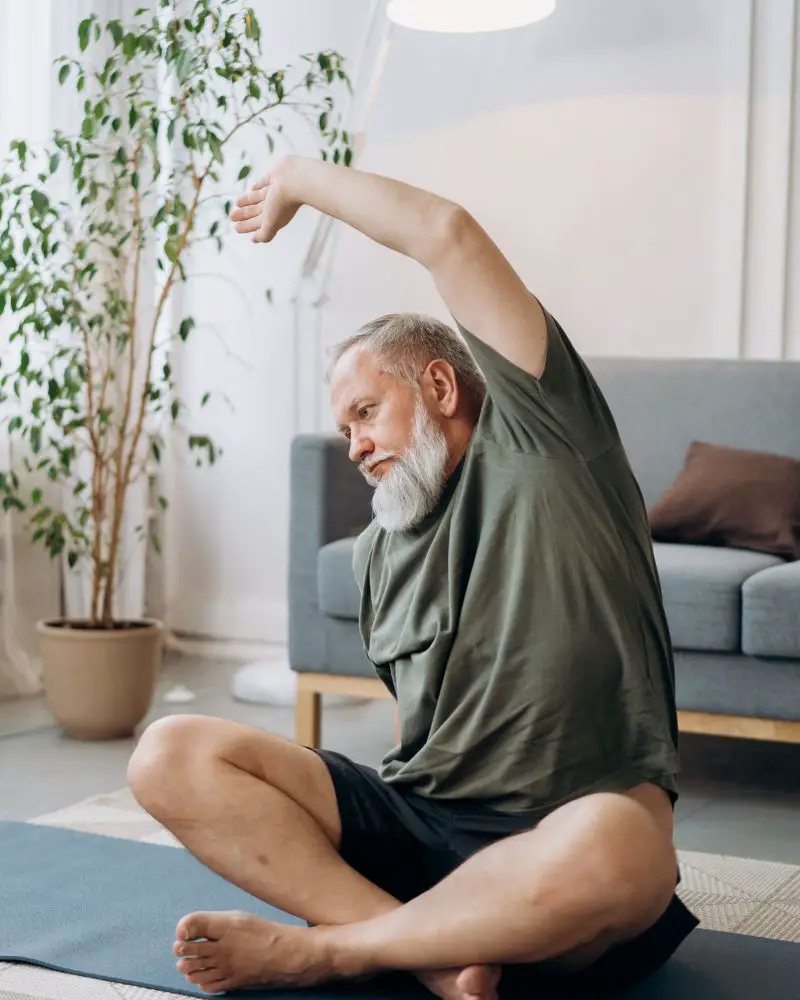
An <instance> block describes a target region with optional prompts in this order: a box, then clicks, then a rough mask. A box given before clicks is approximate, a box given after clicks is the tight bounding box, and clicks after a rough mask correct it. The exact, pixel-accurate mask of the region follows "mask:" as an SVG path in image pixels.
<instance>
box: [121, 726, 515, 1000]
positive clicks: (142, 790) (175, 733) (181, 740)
mask: <svg viewBox="0 0 800 1000" xmlns="http://www.w3.org/2000/svg"><path fill="white" fill-rule="evenodd" d="M129 781H130V784H131V788H132V789H133V792H134V794H135V795H136V797H137V799H138V800H139V802H140V803H141V804H142V806H144V808H145V809H147V811H148V812H149V813H151V815H153V816H154V817H155V818H156V819H157V820H159V822H161V823H162V824H163V825H164V826H165V827H167V829H169V830H170V831H171V832H172V833H173V834H174V835H175V836H176V837H177V838H178V840H180V841H181V843H182V844H184V845H185V846H186V847H187V848H188V849H189V850H190V851H191V852H192V853H193V854H194V855H195V857H197V858H198V859H199V860H200V861H202V862H203V863H204V864H206V865H207V866H208V867H209V868H211V869H213V870H214V871H215V872H217V873H218V874H220V875H222V876H223V877H224V878H226V879H228V881H230V882H233V883H234V884H235V885H238V886H239V887H240V888H242V889H244V890H246V891H247V892H249V893H251V894H252V895H254V896H255V897H256V898H258V899H263V900H265V901H267V902H269V903H271V904H272V905H274V906H277V907H279V908H280V909H283V910H286V911H288V912H290V913H293V914H295V915H297V916H299V917H301V918H303V919H305V920H308V921H310V922H312V923H314V924H325V925H339V924H348V923H354V922H356V921H363V920H367V919H370V918H373V917H377V916H380V915H381V914H385V913H388V912H390V911H391V910H394V909H397V908H398V907H399V906H400V903H399V902H398V901H397V900H396V899H395V898H394V897H393V896H390V895H389V894H388V893H386V892H384V891H383V890H382V889H380V888H379V887H378V886H376V885H373V884H372V883H371V882H369V881H368V880H367V879H365V878H364V877H363V876H361V875H360V874H359V873H358V872H356V871H354V870H353V869H352V868H350V867H349V866H348V865H347V864H345V862H344V861H343V860H342V859H341V857H340V856H339V853H338V848H339V842H340V837H341V826H340V820H339V812H338V808H337V804H336V795H335V792H334V789H333V783H332V781H331V778H330V775H329V774H328V769H327V768H326V767H325V765H324V763H323V762H322V761H321V760H320V759H319V757H318V756H317V755H316V754H315V753H314V752H313V751H311V750H308V749H306V748H305V747H300V746H297V745H296V744H295V743H292V742H291V741H289V740H284V739H282V738H281V737H278V736H273V735H271V734H269V733H264V732H262V731H261V730H256V729H250V728H249V727H246V726H241V725H238V724H236V723H232V722H227V721H225V720H222V719H214V718H206V717H200V716H173V717H171V718H168V719H163V720H161V721H160V722H157V723H155V724H154V725H152V726H151V727H150V728H149V729H148V730H147V731H146V732H145V733H144V735H143V736H142V738H141V740H140V742H139V745H138V747H137V748H136V751H135V752H134V754H133V757H132V758H131V763H130V767H129ZM287 845H291V847H292V849H291V850H287ZM467 964H469V963H467ZM459 973H460V970H448V971H442V972H438V971H430V972H426V973H423V974H422V975H421V976H420V978H421V979H422V980H423V982H425V984H426V985H427V986H429V988H431V989H432V990H434V991H435V992H437V993H438V994H439V995H440V996H448V997H451V996H452V997H466V996H468V995H471V994H470V993H469V992H465V991H464V990H462V989H460V988H456V981H457V979H458V975H459ZM498 979H499V973H498V972H496V971H495V970H486V969H484V970H470V972H469V975H468V976H467V982H468V984H469V985H471V987H472V995H475V996H480V997H482V998H489V1000H490V998H492V997H493V996H494V994H495V986H496V982H497V980H498ZM193 981H196V980H193Z"/></svg>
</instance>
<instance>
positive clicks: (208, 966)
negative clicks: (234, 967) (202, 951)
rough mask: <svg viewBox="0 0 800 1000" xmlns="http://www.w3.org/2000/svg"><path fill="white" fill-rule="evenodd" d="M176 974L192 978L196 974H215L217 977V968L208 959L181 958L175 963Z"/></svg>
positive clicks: (218, 972)
mask: <svg viewBox="0 0 800 1000" xmlns="http://www.w3.org/2000/svg"><path fill="white" fill-rule="evenodd" d="M175 966H176V968H177V970H178V972H182V973H183V974H184V976H194V975H195V974H196V973H198V972H215V973H216V974H217V976H219V974H220V971H219V968H218V967H217V966H216V965H215V964H214V963H213V962H212V961H211V959H208V958H182V959H181V960H180V962H176V963H175Z"/></svg>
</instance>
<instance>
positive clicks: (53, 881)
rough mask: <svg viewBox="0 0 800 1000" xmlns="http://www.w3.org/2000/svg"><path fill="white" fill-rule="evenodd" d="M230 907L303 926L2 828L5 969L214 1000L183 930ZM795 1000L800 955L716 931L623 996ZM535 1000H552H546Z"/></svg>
mask: <svg viewBox="0 0 800 1000" xmlns="http://www.w3.org/2000/svg"><path fill="white" fill-rule="evenodd" d="M231 909H234V910H247V911H250V912H252V913H258V914H260V915H262V916H264V917H267V918H268V919H271V920H280V921H283V922H286V923H302V921H299V920H297V919H296V918H294V917H291V916H289V915H288V914H286V913H282V912H281V911H279V910H276V909H274V907H271V906H268V905H267V904H265V903H262V902H260V901H259V900H257V899H254V898H253V897H252V896H250V895H249V894H247V893H245V892H242V891H241V890H240V889H237V888H235V887H234V886H232V885H230V884H229V883H228V882H225V881H224V879H221V878H219V877H218V876H217V875H214V874H213V873H212V872H210V871H209V870H208V869H207V868H205V867H204V866H203V865H201V864H200V863H199V862H197V861H195V859H194V858H193V857H192V856H191V855H190V854H189V853H188V852H187V851H183V850H177V849H175V848H172V847H161V846H158V845H154V844H139V843H136V842H134V841H127V840H120V839H116V838H113V837H101V836H97V835H94V834H88V833H76V832H74V831H72V830H59V829H55V828H52V827H45V826H34V825H31V824H26V823H0V960H2V961H12V962H27V963H30V964H33V965H41V966H46V967H47V968H51V969H58V970H60V971H63V972H71V973H75V974H78V975H83V976H90V977H92V978H96V979H105V980H111V981H116V982H121V983H126V984H132V985H135V986H144V987H150V988H152V989H157V990H165V991H167V992H169V991H172V992H174V993H182V994H185V995H186V996H194V997H206V996H208V994H206V993H203V992H202V991H201V990H197V989H193V988H192V987H191V985H190V984H189V983H188V982H187V981H186V979H184V978H183V976H182V975H181V974H180V973H179V972H178V971H177V969H176V968H175V959H174V957H173V955H172V953H171V948H172V942H173V940H174V932H175V925H176V924H177V922H178V920H179V919H180V918H181V917H182V916H183V915H184V914H186V913H189V912H191V911H193V910H231ZM237 995H238V996H243V997H244V996H246V997H248V998H249V1000H290V998H291V1000H295V998H297V997H298V996H300V997H302V998H304V1000H331V998H353V1000H356V998H357V1000H386V998H392V1000H411V998H412V997H413V998H416V1000H420V998H421V997H422V996H430V994H427V993H426V992H425V991H423V990H422V989H421V987H419V986H418V985H417V984H416V983H415V981H414V980H413V979H412V978H411V977H409V976H394V977H385V978H383V979H379V980H373V981H371V982H369V983H365V984H358V985H357V984H351V983H337V984H335V985H333V984H332V985H325V986H318V987H315V988H313V989H306V990H301V991H298V990H286V989H269V990H266V989H265V990H253V989H248V990H246V991H245V990H242V991H236V992H235V993H229V994H228V996H237ZM795 997H800V945H795V944H787V943H785V942H779V941H767V940H761V939H758V938H749V937H744V936H740V935H733V934H719V933H715V932H711V931H695V932H694V933H693V934H692V935H690V937H689V938H688V939H687V941H686V942H684V944H683V945H682V946H681V948H680V949H679V950H678V952H677V953H676V955H675V956H674V957H673V958H672V959H671V960H670V962H669V963H668V964H667V966H665V968H664V969H663V970H661V971H660V972H658V973H656V974H655V975H654V976H652V977H651V978H650V979H649V980H648V981H647V982H646V983H643V984H641V985H640V986H638V987H636V988H635V989H633V990H630V991H628V992H627V993H626V994H625V1000H793V998H795ZM525 1000H528V998H527V997H526V998H525ZM537 1000H545V995H544V994H543V993H541V994H540V993H538V991H537ZM587 1000H588V998H587ZM593 1000H595V998H593Z"/></svg>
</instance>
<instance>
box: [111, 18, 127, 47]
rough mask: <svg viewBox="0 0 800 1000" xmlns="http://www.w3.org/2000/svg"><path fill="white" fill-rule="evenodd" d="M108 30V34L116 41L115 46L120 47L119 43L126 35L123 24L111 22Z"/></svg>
mask: <svg viewBox="0 0 800 1000" xmlns="http://www.w3.org/2000/svg"><path fill="white" fill-rule="evenodd" d="M107 28H108V33H109V34H110V35H111V37H112V38H113V39H114V44H115V45H119V43H120V42H121V41H122V37H123V35H124V34H125V32H124V29H123V27H122V25H121V23H120V22H119V21H109V22H108V25H107Z"/></svg>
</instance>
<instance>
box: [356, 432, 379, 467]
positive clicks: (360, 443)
mask: <svg viewBox="0 0 800 1000" xmlns="http://www.w3.org/2000/svg"><path fill="white" fill-rule="evenodd" d="M374 450H375V447H374V445H373V443H372V441H370V439H369V437H368V436H367V435H366V434H353V436H352V437H351V438H350V461H351V462H358V463H359V464H361V462H363V461H364V459H365V458H366V457H367V455H369V454H370V452H372V451H374Z"/></svg>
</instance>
